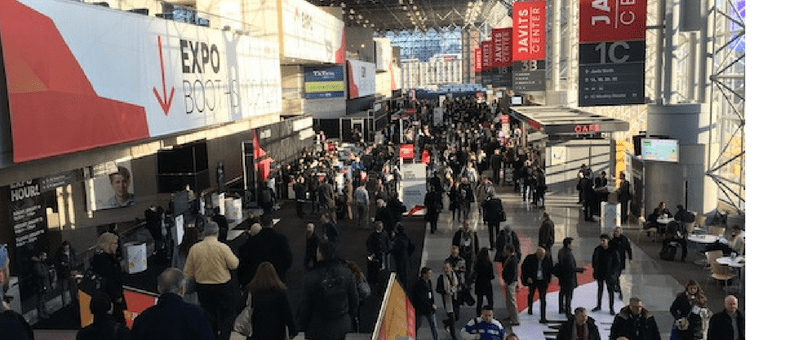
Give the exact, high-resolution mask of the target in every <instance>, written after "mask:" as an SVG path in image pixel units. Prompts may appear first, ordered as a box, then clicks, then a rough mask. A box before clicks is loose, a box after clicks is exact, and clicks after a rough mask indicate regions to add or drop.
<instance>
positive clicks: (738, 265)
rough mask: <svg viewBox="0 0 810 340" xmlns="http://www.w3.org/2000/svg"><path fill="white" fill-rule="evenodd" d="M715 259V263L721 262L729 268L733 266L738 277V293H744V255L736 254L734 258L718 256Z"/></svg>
mask: <svg viewBox="0 0 810 340" xmlns="http://www.w3.org/2000/svg"><path fill="white" fill-rule="evenodd" d="M715 261H717V263H719V264H722V265H724V266H729V267H731V268H734V270H735V271H736V272H737V276H738V277H739V278H738V279H739V280H740V287H739V293H740V294H744V293H745V257H744V256H737V257H735V258H732V257H731V256H723V257H718V258H717V259H716V260H715ZM726 288H728V287H726Z"/></svg>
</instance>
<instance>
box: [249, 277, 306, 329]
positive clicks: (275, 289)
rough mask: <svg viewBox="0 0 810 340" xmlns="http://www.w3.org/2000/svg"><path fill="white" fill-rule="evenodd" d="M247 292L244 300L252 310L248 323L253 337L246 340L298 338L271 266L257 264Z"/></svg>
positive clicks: (281, 285) (280, 283)
mask: <svg viewBox="0 0 810 340" xmlns="http://www.w3.org/2000/svg"><path fill="white" fill-rule="evenodd" d="M246 288H247V292H248V294H247V299H250V300H249V301H250V304H251V306H252V308H253V314H252V315H251V319H250V321H251V329H252V334H251V335H250V336H249V337H248V340H253V339H256V340H259V339H268V340H286V339H292V338H295V336H296V335H298V329H297V328H296V326H295V318H294V317H293V312H292V307H291V306H290V300H289V298H288V297H287V286H286V285H285V284H284V281H282V280H281V277H280V275H278V272H277V271H276V269H275V266H274V265H273V264H272V263H270V262H262V263H261V264H259V267H258V268H257V269H256V275H254V276H253V279H252V280H251V281H250V283H248V284H247V286H246ZM246 302H247V300H246Z"/></svg>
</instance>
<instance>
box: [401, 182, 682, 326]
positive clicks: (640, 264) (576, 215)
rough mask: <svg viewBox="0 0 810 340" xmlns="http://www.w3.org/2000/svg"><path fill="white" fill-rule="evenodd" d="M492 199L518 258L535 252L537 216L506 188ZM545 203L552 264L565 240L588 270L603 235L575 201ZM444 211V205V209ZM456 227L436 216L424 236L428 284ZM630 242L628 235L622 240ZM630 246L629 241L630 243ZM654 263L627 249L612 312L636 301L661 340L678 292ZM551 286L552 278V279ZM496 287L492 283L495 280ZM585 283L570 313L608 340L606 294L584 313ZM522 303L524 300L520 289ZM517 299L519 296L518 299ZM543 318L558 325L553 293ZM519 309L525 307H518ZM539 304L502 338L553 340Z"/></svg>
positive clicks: (467, 313)
mask: <svg viewBox="0 0 810 340" xmlns="http://www.w3.org/2000/svg"><path fill="white" fill-rule="evenodd" d="M497 191H498V196H499V197H500V198H501V199H502V201H503V205H504V209H505V210H506V215H507V221H506V222H504V223H502V227H503V226H505V225H510V226H511V227H512V228H513V229H514V230H515V231H516V232H517V233H518V235H519V237H520V238H521V248H522V249H523V250H524V251H523V254H524V256H525V255H526V254H528V253H529V252H532V251H533V249H535V248H534V247H535V245H536V242H537V230H538V228H539V225H540V217H541V215H542V212H543V210H542V209H540V208H538V207H534V206H531V205H530V204H528V203H527V202H523V201H522V199H521V197H520V196H519V194H517V193H514V192H513V191H512V188H511V187H506V186H501V187H498V189H497ZM546 197H547V200H548V201H547V202H546V209H547V211H548V213H549V214H550V216H551V219H552V220H553V221H554V223H555V229H556V230H555V233H556V235H555V240H556V243H555V244H554V246H553V247H552V254H553V255H554V257H555V258H556V254H557V251H558V250H559V249H560V248H561V247H562V239H563V238H565V237H568V236H570V237H573V238H574V242H573V250H574V255H575V258H576V259H577V264H578V265H579V266H586V265H589V264H590V262H591V261H590V260H591V254H592V253H593V249H594V248H595V247H596V246H597V245H598V244H599V235H600V234H601V233H603V232H609V230H602V228H601V227H600V224H599V222H585V221H583V220H582V217H581V212H580V208H579V205H577V197H575V196H573V195H554V194H553V193H552V194H548V195H547V196H546ZM445 206H447V205H445ZM472 218H473V221H477V220H478V213H477V212H474V217H472ZM458 224H459V223H458V222H456V223H453V222H452V221H451V216H450V213H449V212H444V213H442V215H441V217H440V224H439V230H438V231H437V232H436V233H435V234H429V233H428V234H427V236H426V238H427V239H426V240H425V247H424V252H423V256H422V262H423V263H422V265H426V266H429V267H431V268H433V269H434V271H433V272H434V282H435V279H436V278H437V277H438V275H439V270H437V269H438V268H441V264H442V261H443V260H444V259H445V258H446V257H447V256H448V254H449V248H450V244H451V239H452V235H453V232H454V231H455V230H456V229H457V228H458ZM474 224H475V225H476V227H477V231H478V237H479V239H480V242H481V244H482V245H484V244H488V239H489V237H488V232H487V230H486V226H484V225H483V223H474ZM628 237H630V235H628ZM630 238H631V240H632V239H633V237H630ZM658 262H659V261H658V260H657V259H652V258H650V257H649V256H648V255H647V254H645V252H644V251H642V250H641V249H640V248H638V247H637V246H636V245H635V244H633V261H632V262H628V263H627V268H626V269H625V271H624V273H623V275H622V278H621V286H622V290H623V292H624V301H620V300H618V297H617V298H616V306H615V309H616V311H617V312H618V310H619V309H620V308H621V307H622V306H624V304H625V303H627V302H628V300H629V298H630V297H632V296H637V297H639V298H641V300H642V302H643V304H644V306H646V308H648V309H649V310H650V311H652V312H653V313H654V315H655V318H656V321H657V322H658V325H659V329H660V330H661V334H662V338H669V332H670V328H671V325H672V321H673V319H672V317H671V316H670V313H669V307H670V304H671V303H672V301H673V300H674V299H675V295H676V294H677V293H678V292H680V291H682V290H683V285H682V284H681V283H679V282H678V281H677V280H676V279H675V278H674V277H673V276H672V275H670V274H668V273H667V270H666V269H665V268H664V266H662V265H660V264H659V263H658ZM555 280H556V278H555ZM496 281H497V279H496ZM587 281H592V280H588V278H582V277H581V278H580V280H579V282H580V286H579V287H578V288H577V289H576V290H575V292H574V300H573V303H572V307H573V308H576V307H577V306H582V307H585V308H587V309H588V310H589V315H590V316H592V317H594V319H596V321H597V324H598V325H600V335H601V337H602V339H607V338H608V335H609V333H608V331H609V329H610V324H611V323H612V321H613V316H611V315H609V314H608V311H607V308H606V306H607V292H606V293H605V296H604V297H603V300H604V303H603V310H602V311H600V312H590V310H591V309H592V308H593V307H595V306H596V289H597V288H596V283H595V282H590V283H588V282H587ZM493 286H494V288H495V296H494V299H495V304H494V307H495V317H496V318H497V319H502V318H505V317H506V316H507V313H506V307H505V305H504V297H503V293H502V289H501V288H500V287H499V286H498V283H497V282H493ZM522 289H523V290H524V294H523V296H522V297H523V299H526V295H525V289H526V288H522ZM518 296H519V298H520V296H521V294H518ZM440 300H441V299H440V298H437V306H439V310H438V311H437V314H436V316H437V320H438V323H439V324H440V325H441V320H442V319H444V318H445V312H444V310H443V308H442V307H441V301H440ZM547 303H548V305H547V317H548V319H550V320H563V319H564V317H565V316H564V315H561V314H558V313H557V312H558V311H557V293H556V292H552V291H549V294H548V296H547ZM524 305H525V304H524ZM538 309H539V302H535V303H534V311H535V313H534V315H533V316H530V315H528V314H527V311H526V310H525V309H524V310H521V311H520V321H521V322H520V323H521V325H520V326H515V327H507V332H508V331H510V328H511V331H513V332H515V333H516V334H517V335H518V336H519V337H520V338H521V339H542V336H541V334H544V333H545V335H546V336H549V338H551V339H553V338H554V334H555V331H554V330H553V329H551V328H550V327H549V326H553V324H551V325H542V324H540V323H539V322H538V319H539V316H538V314H539V312H538ZM474 313H475V308H474V307H462V308H461V313H460V319H459V321H458V322H457V325H456V327H457V328H461V327H462V326H463V324H465V323H466V322H467V321H469V320H470V319H471V318H472V317H473V316H474ZM439 335H440V338H441V339H449V338H450V335H449V333H448V332H445V331H440V332H439ZM417 338H419V339H430V338H431V336H430V329H429V328H428V327H427V325H426V323H424V325H423V326H422V327H421V328H420V329H419V330H418V331H417Z"/></svg>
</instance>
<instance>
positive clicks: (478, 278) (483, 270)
mask: <svg viewBox="0 0 810 340" xmlns="http://www.w3.org/2000/svg"><path fill="white" fill-rule="evenodd" d="M473 273H474V274H473V275H471V277H472V279H473V280H474V283H475V296H476V301H477V303H476V304H475V314H476V315H480V314H481V309H482V308H483V307H484V297H486V298H487V305H490V306H491V305H492V304H493V303H494V301H492V294H493V293H492V280H494V279H495V269H494V267H493V265H492V260H490V258H489V248H487V247H484V248H481V250H480V251H479V252H478V254H477V255H476V258H475V265H474V266H473Z"/></svg>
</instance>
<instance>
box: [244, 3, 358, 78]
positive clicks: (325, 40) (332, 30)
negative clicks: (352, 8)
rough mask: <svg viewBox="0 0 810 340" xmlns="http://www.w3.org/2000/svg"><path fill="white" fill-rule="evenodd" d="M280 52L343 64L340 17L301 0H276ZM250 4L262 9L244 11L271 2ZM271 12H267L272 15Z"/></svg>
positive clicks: (267, 6)
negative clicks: (278, 1) (279, 13)
mask: <svg viewBox="0 0 810 340" xmlns="http://www.w3.org/2000/svg"><path fill="white" fill-rule="evenodd" d="M280 5H281V15H280V17H281V20H280V21H279V22H278V23H279V32H281V35H282V39H280V40H281V44H282V46H281V53H282V55H283V56H284V57H287V58H295V59H304V60H312V61H317V62H322V63H330V64H343V63H344V62H345V60H346V36H345V34H344V32H343V31H344V26H345V25H344V23H343V20H340V19H338V18H336V17H335V16H334V15H332V14H330V13H328V12H326V11H325V10H323V9H322V8H320V7H318V6H315V5H313V4H311V3H309V2H307V1H304V0H280ZM253 6H260V8H262V10H254V11H253V12H250V10H253V9H248V10H246V12H245V13H251V15H257V14H254V13H258V12H260V11H264V9H270V8H271V7H272V4H270V5H266V4H264V1H262V2H257V3H255V4H253ZM275 14H276V13H272V14H270V15H275Z"/></svg>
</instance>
